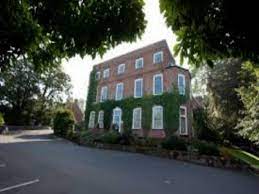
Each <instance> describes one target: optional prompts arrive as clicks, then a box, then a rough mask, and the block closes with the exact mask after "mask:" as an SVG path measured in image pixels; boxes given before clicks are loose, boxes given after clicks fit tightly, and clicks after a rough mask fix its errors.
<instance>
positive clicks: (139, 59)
mask: <svg viewBox="0 0 259 194" xmlns="http://www.w3.org/2000/svg"><path fill="white" fill-rule="evenodd" d="M139 61H142V65H141V67H138V66H137V64H138V62H139ZM143 67H144V58H143V57H141V58H138V59H136V60H135V69H142V68H143Z"/></svg>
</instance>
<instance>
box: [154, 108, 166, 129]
mask: <svg viewBox="0 0 259 194" xmlns="http://www.w3.org/2000/svg"><path fill="white" fill-rule="evenodd" d="M163 124H164V123H163V107H162V106H153V108H152V129H163Z"/></svg>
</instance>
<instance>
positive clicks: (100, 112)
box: [97, 110, 104, 129]
mask: <svg viewBox="0 0 259 194" xmlns="http://www.w3.org/2000/svg"><path fill="white" fill-rule="evenodd" d="M101 114H103V120H104V111H103V110H100V111H99V113H98V121H97V122H98V124H99V128H100V129H102V128H103V125H104V123H103V120H102V127H100V123H101V121H100V120H101V118H100V117H101Z"/></svg>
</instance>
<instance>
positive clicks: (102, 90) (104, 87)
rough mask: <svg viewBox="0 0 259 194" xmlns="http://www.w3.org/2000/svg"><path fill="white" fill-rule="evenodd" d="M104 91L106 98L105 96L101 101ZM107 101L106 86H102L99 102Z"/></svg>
mask: <svg viewBox="0 0 259 194" xmlns="http://www.w3.org/2000/svg"><path fill="white" fill-rule="evenodd" d="M104 89H106V96H105V99H102V96H103V93H104ZM107 99H108V86H103V87H101V95H100V102H104V101H105V100H107Z"/></svg>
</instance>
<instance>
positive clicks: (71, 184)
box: [0, 130, 259, 194]
mask: <svg viewBox="0 0 259 194" xmlns="http://www.w3.org/2000/svg"><path fill="white" fill-rule="evenodd" d="M51 133H52V131H50V130H42V131H26V132H20V133H16V134H14V135H12V136H3V135H0V194H2V193H6V194H8V193H9V194H11V193H19V194H38V193H39V194H40V193H42V194H81V193H82V194H244V193H247V194H258V193H259V177H256V176H254V175H252V174H249V173H243V172H236V171H229V170H222V169H216V168H210V167H204V166H198V165H193V164H188V163H184V162H180V161H174V160H168V159H162V158H156V157H151V156H145V155H141V154H132V153H124V152H118V151H109V150H99V149H93V148H86V147H81V146H78V145H75V144H73V143H71V142H68V141H66V140H62V139H56V138H54V137H53V136H52V135H51Z"/></svg>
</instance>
